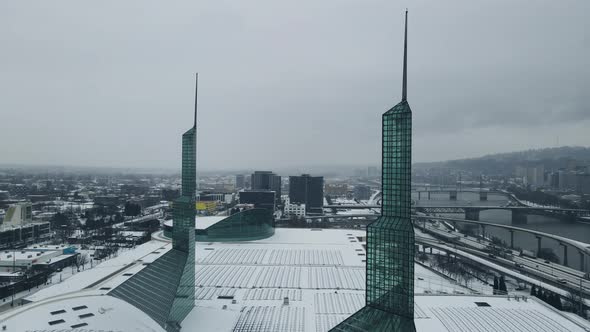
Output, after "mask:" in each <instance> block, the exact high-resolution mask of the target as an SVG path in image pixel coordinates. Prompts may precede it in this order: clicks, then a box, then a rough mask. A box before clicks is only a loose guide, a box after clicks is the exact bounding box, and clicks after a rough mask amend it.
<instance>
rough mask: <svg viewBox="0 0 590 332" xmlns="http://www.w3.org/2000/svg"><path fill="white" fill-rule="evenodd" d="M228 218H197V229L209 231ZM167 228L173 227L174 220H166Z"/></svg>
mask: <svg viewBox="0 0 590 332" xmlns="http://www.w3.org/2000/svg"><path fill="white" fill-rule="evenodd" d="M225 218H227V216H207V217H200V216H198V217H195V229H207V228H209V227H210V226H213V225H215V224H217V223H218V222H220V221H222V220H223V219H225ZM164 225H166V226H173V225H174V221H173V220H166V221H165V222H164Z"/></svg>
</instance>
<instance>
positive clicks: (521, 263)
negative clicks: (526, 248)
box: [420, 222, 590, 295]
mask: <svg viewBox="0 0 590 332" xmlns="http://www.w3.org/2000/svg"><path fill="white" fill-rule="evenodd" d="M439 225H440V223H439V222H436V223H431V222H427V223H426V224H423V223H422V224H420V226H426V230H427V231H428V232H429V233H430V234H433V235H435V236H437V237H439V238H442V239H445V240H450V241H454V242H455V243H460V244H462V245H464V246H465V247H464V250H466V251H468V252H471V253H473V254H475V255H478V256H481V257H484V258H488V259H490V260H492V259H491V257H489V251H488V250H487V249H488V247H489V246H491V245H492V243H491V242H490V241H487V240H481V239H476V238H474V237H471V236H465V234H463V233H460V232H456V231H451V230H446V229H442V230H441V229H440V228H439V227H437V226H439ZM471 249H473V250H471ZM486 256H487V257H486ZM508 258H509V259H501V261H500V262H501V263H503V264H504V265H506V266H509V267H512V268H514V269H517V270H518V271H521V272H523V273H527V274H532V275H535V276H538V277H540V278H543V279H546V280H548V281H550V282H554V283H558V284H562V285H565V286H568V287H570V288H576V287H577V288H579V287H580V282H581V285H582V289H583V290H585V291H586V292H587V293H588V294H589V295H590V280H587V279H586V278H585V274H584V273H583V272H581V271H578V270H575V269H571V268H569V267H566V266H563V265H560V264H557V263H551V262H549V261H547V263H546V262H545V260H544V259H540V258H534V257H527V256H521V255H520V253H519V252H518V251H515V250H511V253H510V254H508ZM499 259H500V258H496V259H495V260H499ZM517 264H518V265H517Z"/></svg>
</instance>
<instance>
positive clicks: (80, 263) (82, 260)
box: [75, 253, 88, 272]
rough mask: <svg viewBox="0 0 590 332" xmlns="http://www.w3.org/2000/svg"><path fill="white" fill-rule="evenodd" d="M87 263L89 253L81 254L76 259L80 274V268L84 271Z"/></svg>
mask: <svg viewBox="0 0 590 332" xmlns="http://www.w3.org/2000/svg"><path fill="white" fill-rule="evenodd" d="M86 263H88V254H87V253H81V254H79V255H78V256H77V257H76V262H75V264H76V268H77V269H78V272H80V266H81V267H82V269H84V267H85V265H86Z"/></svg>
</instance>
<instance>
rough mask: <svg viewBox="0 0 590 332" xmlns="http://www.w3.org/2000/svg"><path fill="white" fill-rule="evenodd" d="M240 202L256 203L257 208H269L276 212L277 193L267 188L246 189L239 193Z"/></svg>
mask: <svg viewBox="0 0 590 332" xmlns="http://www.w3.org/2000/svg"><path fill="white" fill-rule="evenodd" d="M238 195H239V201H240V204H254V207H255V208H260V209H267V210H269V211H272V212H273V213H274V211H275V207H276V205H275V202H276V197H275V195H276V193H275V192H274V191H267V190H245V191H240V192H239V193H238Z"/></svg>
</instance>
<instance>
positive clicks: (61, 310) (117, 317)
mask: <svg viewBox="0 0 590 332" xmlns="http://www.w3.org/2000/svg"><path fill="white" fill-rule="evenodd" d="M0 325H2V326H3V331H7V332H22V331H125V332H164V329H162V328H161V327H160V325H158V324H157V323H156V322H155V321H153V320H152V319H151V318H149V317H148V316H147V315H146V314H144V313H143V312H142V311H140V310H139V309H137V308H135V307H134V306H132V305H131V304H128V303H126V302H125V301H122V300H119V299H117V298H115V297H112V296H100V295H92V294H84V293H81V294H76V295H75V296H63V297H58V298H52V299H51V300H47V301H42V302H39V303H32V304H28V305H25V306H22V307H20V308H17V309H16V310H13V311H10V312H8V313H5V314H3V315H2V316H0ZM4 327H5V328H4Z"/></svg>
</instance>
